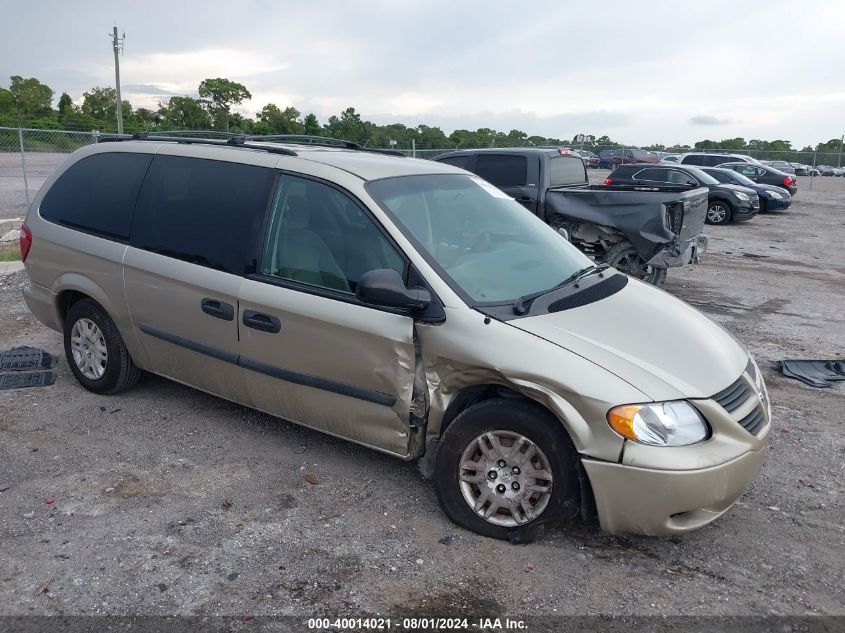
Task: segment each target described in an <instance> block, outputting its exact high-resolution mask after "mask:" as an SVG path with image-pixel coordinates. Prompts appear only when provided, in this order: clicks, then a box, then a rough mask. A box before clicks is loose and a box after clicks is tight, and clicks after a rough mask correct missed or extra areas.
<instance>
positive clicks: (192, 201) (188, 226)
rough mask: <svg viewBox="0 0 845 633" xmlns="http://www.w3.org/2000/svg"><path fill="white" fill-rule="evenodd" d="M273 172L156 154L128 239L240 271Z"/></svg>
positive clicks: (176, 255) (258, 228) (197, 261)
mask: <svg viewBox="0 0 845 633" xmlns="http://www.w3.org/2000/svg"><path fill="white" fill-rule="evenodd" d="M275 176H276V172H275V171H274V170H272V169H266V168H264V167H254V166H252V165H242V164H239V163H228V162H223V161H215V160H204V159H200V158H184V157H181V156H156V158H155V160H153V163H152V165H151V166H150V169H149V172H148V174H147V178H146V179H145V180H144V186H143V187H142V188H141V194H140V196H139V197H138V205H137V207H136V210H135V219H134V221H133V223H132V236H131V238H130V240H129V243H130V244H131V245H132V246H135V247H137V248H142V249H144V250H148V251H153V252H154V253H159V254H161V255H166V256H168V257H174V258H176V259H181V260H184V261H187V262H191V263H193V264H199V265H200V266H207V267H209V268H214V269H217V270H222V271H225V272H228V273H233V274H236V275H243V274H245V273H247V272H249V271H248V265H247V262H248V258H249V257H250V252H251V249H252V247H253V244H254V243H255V238H256V236H257V235H258V234H259V233H260V231H261V225H262V222H263V220H264V213H265V211H266V209H267V200H268V199H269V197H270V190H271V189H272V186H273V181H274V180H275Z"/></svg>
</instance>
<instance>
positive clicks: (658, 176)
mask: <svg viewBox="0 0 845 633" xmlns="http://www.w3.org/2000/svg"><path fill="white" fill-rule="evenodd" d="M634 180H650V181H653V182H670V180H669V170H667V169H643V170H641V171H638V172H637V173H636V174H635V175H634Z"/></svg>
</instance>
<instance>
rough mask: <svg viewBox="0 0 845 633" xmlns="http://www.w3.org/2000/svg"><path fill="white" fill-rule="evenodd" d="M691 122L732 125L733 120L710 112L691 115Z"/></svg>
mask: <svg viewBox="0 0 845 633" xmlns="http://www.w3.org/2000/svg"><path fill="white" fill-rule="evenodd" d="M689 122H690V123H691V124H692V125H730V123H731V121H730V120H728V119H718V118H716V117H714V116H710V115H709V114H699V115H697V116H694V117H691V118H690V120H689Z"/></svg>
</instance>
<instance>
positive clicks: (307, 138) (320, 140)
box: [244, 134, 405, 157]
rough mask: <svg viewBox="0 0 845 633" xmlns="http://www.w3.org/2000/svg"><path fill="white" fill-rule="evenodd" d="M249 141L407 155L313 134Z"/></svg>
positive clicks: (268, 136) (258, 137) (251, 138)
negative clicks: (278, 142)
mask: <svg viewBox="0 0 845 633" xmlns="http://www.w3.org/2000/svg"><path fill="white" fill-rule="evenodd" d="M244 138H245V140H248V141H267V142H270V143H272V142H274V141H281V142H284V143H291V144H293V145H318V146H320V147H342V148H343V149H351V150H355V151H358V152H371V153H373V154H388V155H390V156H402V157H404V156H405V154H403V153H402V152H399V151H396V150H393V149H381V148H374V147H366V146H363V145H361V144H359V143H356V142H355V141H347V140H345V139H342V138H331V137H330V136H313V135H311V134H252V135H249V136H245V137H244Z"/></svg>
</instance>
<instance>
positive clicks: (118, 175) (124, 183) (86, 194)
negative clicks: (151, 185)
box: [39, 152, 153, 240]
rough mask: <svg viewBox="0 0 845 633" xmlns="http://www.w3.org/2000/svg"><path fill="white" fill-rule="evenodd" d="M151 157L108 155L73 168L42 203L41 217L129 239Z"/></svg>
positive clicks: (105, 235) (58, 181) (90, 158)
mask: <svg viewBox="0 0 845 633" xmlns="http://www.w3.org/2000/svg"><path fill="white" fill-rule="evenodd" d="M152 159H153V157H152V155H151V154H139V153H129V152H108V153H103V154H94V155H93V156H88V157H87V158H83V159H82V160H80V161H78V162H76V163H74V164H73V165H71V166H70V167H69V168H68V169H67V171H65V172H64V173H63V174H62V175H61V176H59V178H58V180H56V182H55V183H54V184H53V186H52V187H50V190H49V191H48V192H47V193H46V195H45V196H44V199H43V200H42V201H41V206H40V209H39V211H40V213H41V217H43V218H44V219H46V220H50V221H51V222H56V223H58V224H63V225H65V226H70V227H73V228H79V229H82V230H85V231H88V232H91V233H95V234H97V235H102V236H104V237H110V238H117V239H121V240H124V239H126V238H128V237H129V227H130V225H131V223H132V211H133V208H134V206H135V200H136V199H137V198H138V190H139V189H140V187H141V182H142V181H143V179H144V174H145V173H146V172H147V168H148V167H149V166H150V162H152Z"/></svg>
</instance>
